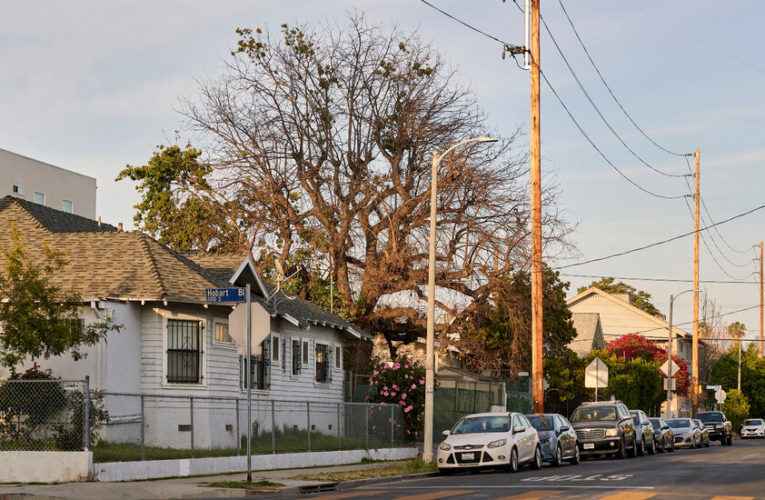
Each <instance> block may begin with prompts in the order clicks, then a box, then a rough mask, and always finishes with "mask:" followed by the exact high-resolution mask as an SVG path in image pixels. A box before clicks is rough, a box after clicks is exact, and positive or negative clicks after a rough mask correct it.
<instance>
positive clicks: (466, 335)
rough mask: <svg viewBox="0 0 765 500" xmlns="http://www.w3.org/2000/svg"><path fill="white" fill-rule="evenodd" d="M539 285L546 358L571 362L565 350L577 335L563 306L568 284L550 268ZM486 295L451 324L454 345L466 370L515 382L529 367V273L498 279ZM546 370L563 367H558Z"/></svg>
mask: <svg viewBox="0 0 765 500" xmlns="http://www.w3.org/2000/svg"><path fill="white" fill-rule="evenodd" d="M542 284H543V295H544V302H543V308H544V311H543V336H544V343H545V358H546V359H548V360H552V359H557V358H565V359H571V355H572V354H573V353H571V351H570V350H569V349H568V347H567V346H568V344H569V343H570V342H571V341H572V340H573V339H574V337H575V336H576V330H575V329H574V323H573V321H572V320H571V311H570V310H569V309H568V306H567V305H566V290H567V289H568V286H569V284H568V282H563V281H561V280H560V275H559V273H558V272H557V271H553V270H552V269H550V268H549V267H545V268H544V271H543V278H542ZM486 292H487V293H486V295H485V296H482V297H480V298H478V300H476V301H475V302H473V303H472V304H471V305H470V306H468V308H467V310H466V312H465V315H464V317H463V318H461V319H460V320H459V321H457V322H456V324H455V325H453V327H454V328H455V329H456V331H458V332H459V340H458V341H454V343H455V344H456V345H457V347H458V348H459V349H460V353H461V356H462V359H463V360H464V361H465V362H466V363H467V364H468V365H470V366H473V367H474V368H476V369H479V370H492V371H493V372H494V373H495V374H496V375H503V376H506V377H507V376H510V377H515V376H516V375H517V373H518V372H519V371H528V370H529V368H530V366H531V338H530V335H529V331H531V279H530V273H529V272H528V271H516V272H515V273H513V274H512V275H510V276H508V277H503V278H501V279H497V280H495V281H494V282H493V283H492V287H491V288H489V289H487V291H486ZM549 366H550V368H551V369H556V367H560V368H561V369H564V368H565V367H564V366H562V365H560V364H550V365H549ZM564 371H565V370H564ZM561 373H562V372H561ZM558 375H560V374H558ZM556 380H560V378H558V377H556Z"/></svg>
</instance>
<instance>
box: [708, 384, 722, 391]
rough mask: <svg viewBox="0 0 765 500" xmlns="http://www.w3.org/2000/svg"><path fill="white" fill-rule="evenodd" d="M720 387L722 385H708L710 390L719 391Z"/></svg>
mask: <svg viewBox="0 0 765 500" xmlns="http://www.w3.org/2000/svg"><path fill="white" fill-rule="evenodd" d="M720 389H722V386H721V385H708V386H707V390H708V391H719V390H720Z"/></svg>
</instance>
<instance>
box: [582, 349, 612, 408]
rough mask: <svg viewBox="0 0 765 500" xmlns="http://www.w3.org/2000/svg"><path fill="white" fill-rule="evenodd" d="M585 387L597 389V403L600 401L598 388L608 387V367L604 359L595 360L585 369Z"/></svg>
mask: <svg viewBox="0 0 765 500" xmlns="http://www.w3.org/2000/svg"><path fill="white" fill-rule="evenodd" d="M584 386H585V387H589V388H593V387H594V388H595V401H597V400H598V388H599V387H608V366H606V364H605V363H604V362H603V360H602V359H600V358H595V359H593V360H592V362H591V363H590V364H589V365H587V368H585V369H584Z"/></svg>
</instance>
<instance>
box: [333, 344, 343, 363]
mask: <svg viewBox="0 0 765 500" xmlns="http://www.w3.org/2000/svg"><path fill="white" fill-rule="evenodd" d="M342 367H343V349H342V347H339V346H335V368H342Z"/></svg>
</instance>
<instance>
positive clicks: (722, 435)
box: [694, 411, 733, 446]
mask: <svg viewBox="0 0 765 500" xmlns="http://www.w3.org/2000/svg"><path fill="white" fill-rule="evenodd" d="M694 418H697V419H699V420H701V423H703V424H704V427H706V428H707V429H708V430H709V439H710V441H720V444H721V445H723V446H726V445H727V446H730V445H732V444H733V424H731V423H730V420H728V419H727V418H725V413H723V412H721V411H702V412H699V413H697V414H696V416H695V417H694Z"/></svg>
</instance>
